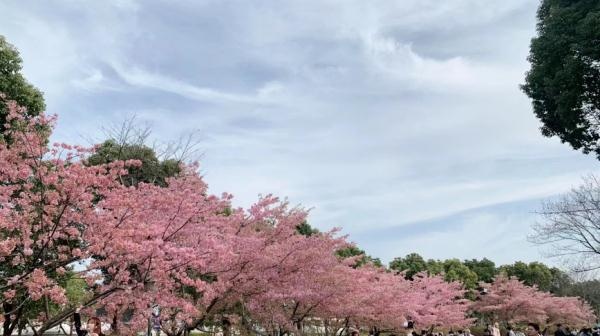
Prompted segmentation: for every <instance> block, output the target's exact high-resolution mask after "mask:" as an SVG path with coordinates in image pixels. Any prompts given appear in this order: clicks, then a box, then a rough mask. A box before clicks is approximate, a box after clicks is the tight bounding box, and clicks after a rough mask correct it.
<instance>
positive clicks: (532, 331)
mask: <svg viewBox="0 0 600 336" xmlns="http://www.w3.org/2000/svg"><path fill="white" fill-rule="evenodd" d="M525 334H526V335H527V336H541V335H542V334H541V333H540V325H539V324H537V323H529V324H528V325H527V328H526V329H525Z"/></svg>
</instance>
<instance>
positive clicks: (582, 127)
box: [522, 0, 600, 158]
mask: <svg viewBox="0 0 600 336" xmlns="http://www.w3.org/2000/svg"><path fill="white" fill-rule="evenodd" d="M537 17H538V25H537V29H538V36H537V37H535V38H533V39H532V41H531V49H530V55H529V61H530V63H531V70H530V71H529V72H528V73H527V76H526V78H525V84H524V85H523V86H522V89H523V91H524V92H525V93H526V94H527V95H528V96H529V97H530V98H531V99H532V102H533V111H534V113H535V115H536V116H537V117H538V118H539V119H540V120H541V121H542V123H543V126H542V128H541V131H542V134H543V135H545V136H548V137H551V136H558V137H559V138H560V139H561V141H563V142H566V143H569V144H570V145H571V146H572V147H573V148H575V149H577V150H579V149H581V150H582V151H583V152H584V153H590V152H595V153H596V155H597V156H598V157H599V158H600V146H599V140H600V2H599V1H597V0H579V1H576V0H543V1H542V3H541V5H540V7H539V9H538V14H537Z"/></svg>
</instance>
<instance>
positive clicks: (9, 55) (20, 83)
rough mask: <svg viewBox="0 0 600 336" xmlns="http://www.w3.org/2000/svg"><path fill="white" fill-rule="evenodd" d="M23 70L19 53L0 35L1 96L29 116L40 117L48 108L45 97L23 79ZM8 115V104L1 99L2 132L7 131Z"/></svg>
mask: <svg viewBox="0 0 600 336" xmlns="http://www.w3.org/2000/svg"><path fill="white" fill-rule="evenodd" d="M21 70H22V59H21V56H20V55H19V51H18V50H17V49H16V48H15V47H14V46H13V45H11V44H10V43H8V42H7V41H6V39H5V38H4V36H2V35H0V94H4V95H5V96H6V97H5V98H6V99H7V100H14V101H16V102H17V103H18V104H19V106H22V107H24V108H25V109H26V113H27V114H28V115H31V116H36V115H39V114H40V113H41V112H42V111H44V109H45V108H46V105H45V103H44V97H43V95H42V92H41V91H40V90H38V89H37V88H36V87H34V86H33V85H31V84H30V83H29V82H28V81H27V80H26V79H25V77H23V74H22V73H21ZM7 113H8V110H7V107H6V103H5V101H4V100H2V99H0V132H1V131H4V129H5V128H4V124H5V123H6V115H7Z"/></svg>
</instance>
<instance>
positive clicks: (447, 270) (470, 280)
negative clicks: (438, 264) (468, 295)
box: [443, 259, 477, 289]
mask: <svg viewBox="0 0 600 336" xmlns="http://www.w3.org/2000/svg"><path fill="white" fill-rule="evenodd" d="M443 265H444V280H446V281H460V282H461V283H462V284H463V285H464V286H465V288H466V289H473V288H475V287H476V286H477V273H475V272H473V271H472V270H471V269H469V267H467V266H466V265H465V264H463V263H462V262H461V261H460V260H458V259H447V260H445V261H444V263H443Z"/></svg>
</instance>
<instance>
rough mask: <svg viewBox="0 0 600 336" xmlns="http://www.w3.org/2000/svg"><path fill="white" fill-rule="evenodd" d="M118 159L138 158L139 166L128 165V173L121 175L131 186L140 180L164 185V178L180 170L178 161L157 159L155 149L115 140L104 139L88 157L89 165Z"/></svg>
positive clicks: (123, 181) (126, 183)
mask: <svg viewBox="0 0 600 336" xmlns="http://www.w3.org/2000/svg"><path fill="white" fill-rule="evenodd" d="M118 160H139V161H141V162H142V165H141V166H140V167H129V168H128V174H127V175H125V176H123V177H122V180H121V181H122V183H123V184H125V185H127V186H131V185H137V184H138V183H140V182H145V183H154V184H157V185H160V186H165V185H166V179H167V178H168V177H172V176H175V175H177V174H178V173H179V172H180V170H181V169H180V165H179V163H180V162H179V161H177V160H174V159H168V160H163V161H161V160H159V159H158V157H157V156H156V153H155V151H154V150H153V149H152V148H150V147H148V146H145V145H143V144H138V143H134V144H128V143H125V144H121V143H118V142H117V141H116V140H114V139H111V140H106V141H105V142H104V143H102V144H101V145H100V147H99V148H98V150H97V151H96V153H94V154H93V155H91V156H90V157H89V158H88V161H87V163H88V164H89V165H99V164H105V163H109V162H114V161H118Z"/></svg>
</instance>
